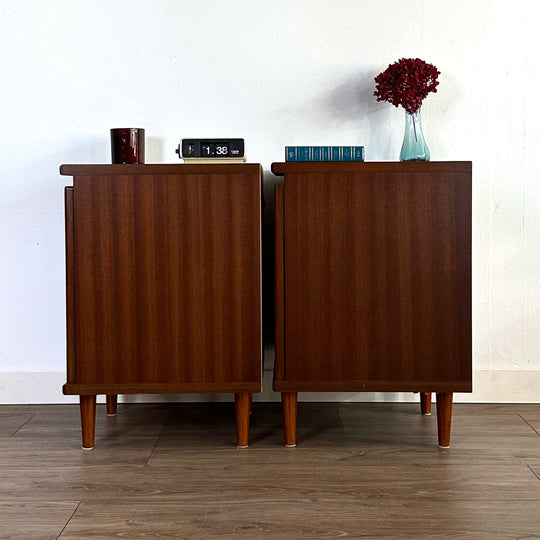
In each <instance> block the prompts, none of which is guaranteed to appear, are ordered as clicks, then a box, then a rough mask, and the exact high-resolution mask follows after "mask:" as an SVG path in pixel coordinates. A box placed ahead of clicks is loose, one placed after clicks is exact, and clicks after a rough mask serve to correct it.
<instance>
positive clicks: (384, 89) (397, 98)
mask: <svg viewBox="0 0 540 540" xmlns="http://www.w3.org/2000/svg"><path fill="white" fill-rule="evenodd" d="M440 74H441V72H440V71H438V70H437V68H436V67H435V66H434V65H432V64H428V63H426V62H424V61H423V60H420V58H402V59H401V60H398V61H397V62H395V63H393V64H390V65H389V66H388V67H387V68H386V69H385V70H384V71H383V72H382V73H379V75H377V76H376V77H375V82H376V83H377V84H376V90H375V92H373V95H374V96H376V97H377V101H389V102H390V103H392V105H394V106H396V107H398V106H399V105H401V106H402V107H403V108H404V109H405V110H406V111H407V112H408V113H410V114H413V113H415V112H416V111H417V110H418V109H419V108H420V106H421V105H422V101H423V100H424V98H425V97H426V96H427V95H428V94H429V93H430V92H436V91H437V85H438V84H439V81H438V80H437V76H438V75H440Z"/></svg>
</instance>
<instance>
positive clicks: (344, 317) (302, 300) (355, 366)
mask: <svg viewBox="0 0 540 540" xmlns="http://www.w3.org/2000/svg"><path fill="white" fill-rule="evenodd" d="M284 198H285V210H284V213H285V324H286V327H285V351H286V358H285V371H286V376H287V380H298V381H332V382H334V383H336V384H335V385H334V386H336V388H338V387H339V384H337V383H339V382H343V385H342V388H343V389H346V388H347V386H349V387H350V388H351V389H357V390H360V389H362V384H363V383H365V382H366V381H380V382H382V381H385V384H386V383H388V384H389V385H391V384H392V381H400V383H403V382H404V381H405V382H407V384H408V383H409V382H410V386H411V389H414V386H415V384H416V385H418V384H420V383H421V384H425V383H429V382H437V383H438V384H439V385H440V384H443V385H444V383H452V382H457V381H459V382H460V383H462V382H466V383H470V380H471V325H470V322H471V301H470V283H471V281H470V224H471V203H470V174H468V173H466V172H465V173H463V172H459V173H453V172H452V171H444V172H439V173H437V174H433V173H427V174H426V173H422V172H421V170H420V169H419V170H418V171H416V170H415V171H405V172H403V170H401V172H400V169H399V168H398V167H396V170H395V171H388V172H386V171H382V172H378V171H375V172H369V173H362V172H337V173H326V174H318V173H316V172H306V173H298V174H293V173H291V174H287V175H286V177H285V197H284ZM402 386H403V385H402ZM450 386H451V384H450ZM459 386H460V388H461V389H463V384H460V385H459ZM439 387H440V386H439Z"/></svg>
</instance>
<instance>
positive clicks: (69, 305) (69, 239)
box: [64, 187, 75, 383]
mask: <svg viewBox="0 0 540 540" xmlns="http://www.w3.org/2000/svg"><path fill="white" fill-rule="evenodd" d="M64 217H65V242H66V355H67V382H68V383H74V382H75V320H74V313H75V291H74V260H73V188H72V187H66V188H65V189H64Z"/></svg>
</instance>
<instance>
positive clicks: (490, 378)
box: [0, 371, 540, 405]
mask: <svg viewBox="0 0 540 540" xmlns="http://www.w3.org/2000/svg"><path fill="white" fill-rule="evenodd" d="M64 382H65V374H64V373H63V372H56V371H54V372H46V373H11V372H4V373H2V372H0V404H3V405H5V404H45V403H77V402H78V398H77V396H64V395H62V385H63V384H64ZM263 387H264V391H263V392H262V393H261V394H255V395H254V396H253V399H254V400H255V401H266V402H272V401H279V394H278V393H276V392H273V391H272V371H265V372H264V385H263ZM299 400H300V401H338V402H339V401H344V402H362V401H364V402H366V401H380V402H386V401H388V402H396V401H418V396H415V395H414V394H412V393H403V392H396V393H383V392H324V393H323V392H317V393H315V392H313V393H311V392H310V393H300V395H299ZM98 401H99V402H102V401H104V396H98ZM176 401H179V402H206V401H216V402H217V401H232V395H231V394H180V395H177V394H174V395H169V394H151V395H122V396H120V397H119V402H124V403H128V402H129V403H148V402H154V403H155V402H176ZM454 402H455V403H465V402H471V403H539V402H540V371H475V372H474V376H473V393H472V394H462V393H456V394H454Z"/></svg>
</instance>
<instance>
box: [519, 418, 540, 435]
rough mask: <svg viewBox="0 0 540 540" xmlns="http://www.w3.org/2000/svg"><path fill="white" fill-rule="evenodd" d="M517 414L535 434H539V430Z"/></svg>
mask: <svg viewBox="0 0 540 540" xmlns="http://www.w3.org/2000/svg"><path fill="white" fill-rule="evenodd" d="M518 416H519V417H520V418H521V419H522V420H523V421H524V422H525V423H526V424H527V425H528V426H529V427H530V428H531V429H532V430H533V431H534V432H535V433H536V434H537V435H539V436H540V432H538V430H537V429H536V428H535V427H534V426H533V425H532V424H531V423H530V422H528V421H527V420H526V419H525V418H523V416H522V415H521V414H520V413H518Z"/></svg>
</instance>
